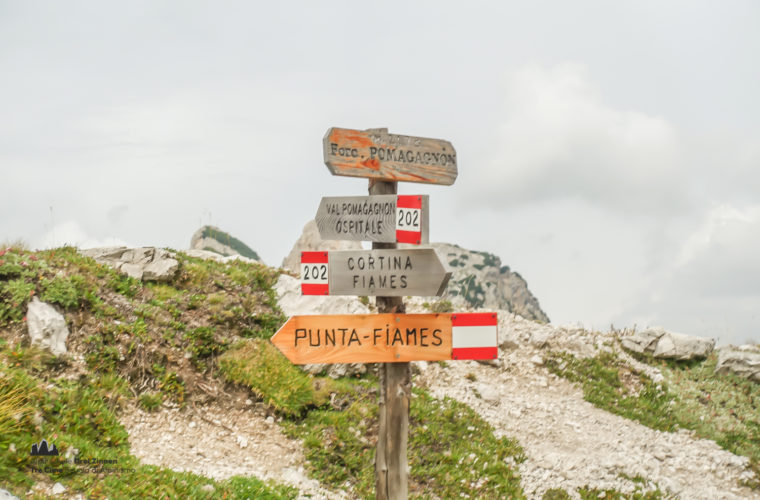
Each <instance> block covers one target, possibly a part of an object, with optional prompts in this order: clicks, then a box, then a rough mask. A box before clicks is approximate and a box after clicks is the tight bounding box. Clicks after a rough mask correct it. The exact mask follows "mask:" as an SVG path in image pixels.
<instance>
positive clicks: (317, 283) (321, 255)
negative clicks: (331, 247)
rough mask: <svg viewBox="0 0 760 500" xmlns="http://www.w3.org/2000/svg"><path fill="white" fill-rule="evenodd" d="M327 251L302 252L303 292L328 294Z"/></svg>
mask: <svg viewBox="0 0 760 500" xmlns="http://www.w3.org/2000/svg"><path fill="white" fill-rule="evenodd" d="M327 259H328V256H327V252H301V294H302V295H328V294H329V293H330V285H329V283H328V277H329V276H330V273H329V266H328V260H327Z"/></svg>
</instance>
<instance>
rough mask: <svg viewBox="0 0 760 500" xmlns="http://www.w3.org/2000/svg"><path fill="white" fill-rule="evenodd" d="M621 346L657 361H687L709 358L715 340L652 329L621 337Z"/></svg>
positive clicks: (658, 328)
mask: <svg viewBox="0 0 760 500" xmlns="http://www.w3.org/2000/svg"><path fill="white" fill-rule="evenodd" d="M621 344H622V345H623V347H624V348H626V349H628V350H630V351H633V352H637V353H639V354H651V355H652V356H654V357H655V358H658V359H675V360H678V361H688V360H692V359H704V358H706V357H707V356H709V355H710V353H711V352H712V351H713V349H714V347H715V340H714V339H708V338H705V337H697V336H694V335H686V334H683V333H674V332H668V331H666V330H665V329H664V328H662V327H654V328H648V329H646V330H642V331H641V332H636V333H634V334H632V335H627V336H625V337H623V338H622V339H621Z"/></svg>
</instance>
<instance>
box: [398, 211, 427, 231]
mask: <svg viewBox="0 0 760 500" xmlns="http://www.w3.org/2000/svg"><path fill="white" fill-rule="evenodd" d="M421 218H422V210H420V209H419V208H402V207H397V208H396V230H398V231H417V232H419V231H420V223H421V220H420V219H421Z"/></svg>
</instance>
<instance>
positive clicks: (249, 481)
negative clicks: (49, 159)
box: [0, 248, 522, 499]
mask: <svg viewBox="0 0 760 500" xmlns="http://www.w3.org/2000/svg"><path fill="white" fill-rule="evenodd" d="M178 258H179V260H180V269H181V270H180V274H179V276H178V277H177V278H176V279H175V280H174V281H173V282H172V283H168V284H145V283H142V282H140V281H137V280H134V279H132V278H128V277H125V276H122V275H120V274H118V273H117V272H115V271H113V270H111V269H110V268H108V267H105V266H101V265H98V264H97V263H96V262H95V261H94V260H92V259H90V258H86V257H82V256H81V255H79V254H78V253H77V252H76V250H75V249H74V248H59V249H55V250H49V251H41V252H28V251H25V250H22V249H19V248H14V249H10V250H3V251H1V252H0V395H2V396H3V397H2V398H0V401H2V403H0V431H2V432H0V478H3V479H2V480H1V481H0V485H2V487H5V488H7V489H9V490H11V491H12V492H14V493H15V494H17V495H24V494H25V493H26V491H28V490H29V489H30V488H31V487H32V486H33V485H34V484H35V483H41V484H47V485H50V484H52V483H54V482H61V483H62V484H64V485H65V486H66V487H67V488H68V493H69V494H73V492H81V493H84V494H85V496H87V497H88V498H106V497H108V498H111V499H114V498H135V497H141V498H292V497H293V496H294V495H295V492H294V490H292V489H290V488H286V487H283V486H277V485H271V484H264V483H262V482H261V481H259V480H257V479H256V478H242V477H236V478H232V479H230V480H228V481H213V480H211V479H207V478H204V477H201V476H198V475H194V474H190V473H177V472H173V471H171V470H168V469H165V468H159V467H153V466H141V465H139V463H138V460H137V459H136V458H135V457H133V456H132V455H130V453H129V444H128V436H127V434H126V432H125V430H124V428H123V426H121V424H120V423H119V421H118V415H119V412H120V411H121V410H122V409H123V408H124V407H125V405H127V404H134V403H137V404H140V405H142V406H143V407H144V408H146V409H148V410H151V409H158V408H159V407H160V405H161V404H162V403H165V402H167V403H168V402H173V403H175V404H180V405H185V404H188V403H193V404H222V403H223V402H219V401H216V400H215V399H214V397H213V395H211V394H209V391H208V388H209V386H210V387H212V388H222V387H226V390H230V386H229V383H232V384H234V385H235V386H237V387H242V388H245V390H250V393H249V394H251V396H252V397H256V398H258V399H259V400H261V401H263V402H264V403H266V404H267V405H269V406H270V407H271V408H272V409H273V410H274V411H276V412H277V413H279V414H280V415H281V416H283V418H284V419H285V421H284V426H285V428H286V430H287V432H289V433H290V434H291V435H292V436H294V437H299V438H302V439H304V442H305V445H306V453H307V455H308V459H309V468H310V470H311V472H312V474H313V475H314V476H315V477H317V478H318V479H319V480H320V481H322V482H323V484H325V485H326V486H327V487H329V488H334V489H337V490H349V491H352V492H354V493H356V494H357V495H359V496H363V497H367V496H371V495H372V488H373V486H372V474H373V472H372V468H373V466H372V463H373V457H372V455H373V452H374V444H373V443H372V440H373V439H374V437H372V435H373V432H374V427H375V426H376V423H375V421H374V417H373V412H374V411H375V409H376V406H377V403H376V400H375V398H376V396H375V393H376V389H375V387H376V385H377V384H376V381H373V380H371V378H370V379H369V380H356V379H344V380H337V381H335V380H331V379H327V378H324V377H314V376H311V375H307V374H305V373H304V372H302V371H301V370H300V369H298V368H297V367H294V366H293V365H291V364H290V363H289V362H288V361H287V360H286V359H285V358H284V357H283V356H282V355H281V354H280V353H279V352H278V351H277V350H276V349H274V348H273V347H272V346H271V344H270V343H269V342H267V341H266V339H268V338H269V337H270V336H271V335H272V334H273V333H274V331H276V329H277V328H279V326H280V325H281V324H282V322H283V321H284V317H283V316H282V313H281V311H280V310H279V309H278V307H277V304H276V300H275V295H274V292H273V290H272V285H273V283H274V281H275V280H276V278H277V276H278V273H277V272H276V271H274V270H272V269H269V268H267V267H264V266H259V265H255V264H246V263H242V262H231V263H228V264H221V263H216V262H213V261H204V260H200V259H194V258H190V257H187V256H185V255H183V254H179V255H178ZM35 295H36V296H39V297H40V298H41V299H42V300H45V301H47V302H50V303H52V304H54V305H55V306H56V307H57V308H58V309H59V310H61V311H62V312H63V313H64V314H65V316H66V318H67V321H68V323H69V327H70V330H71V332H72V333H71V335H70V336H69V339H68V341H67V346H68V349H69V354H68V355H67V356H63V357H58V358H56V357H53V356H52V355H50V354H48V353H46V352H43V351H41V350H39V349H36V348H33V347H30V346H29V345H28V341H26V340H25V337H26V326H25V324H24V321H25V317H24V315H25V314H26V305H27V303H28V302H29V301H30V300H31V298H32V297H33V296H35ZM226 384H227V385H226ZM233 388H234V387H233ZM212 392H213V391H212ZM411 412H412V432H411V438H410V439H411V443H412V445H411V446H410V448H411V450H410V464H411V466H412V477H411V482H412V493H413V495H414V496H416V497H423V498H428V497H431V496H438V497H441V498H447V497H450V496H452V495H454V494H457V493H458V492H460V491H462V490H466V491H470V490H472V489H474V491H476V492H480V493H482V495H481V496H486V497H492V496H500V497H504V496H509V497H514V498H520V497H521V495H522V491H521V488H520V484H519V478H518V477H517V473H516V467H515V465H514V464H515V463H517V462H519V461H520V460H522V452H521V450H520V448H519V446H518V445H517V444H516V443H515V442H514V441H511V440H508V439H504V438H502V439H496V438H495V437H494V436H493V430H492V429H491V428H490V426H488V425H487V424H486V423H485V422H483V421H482V420H481V419H480V418H479V417H478V416H477V415H475V414H474V413H473V412H472V411H471V410H470V409H469V408H467V407H464V406H462V405H460V404H458V403H455V402H453V401H448V400H447V401H438V400H434V399H432V398H430V397H429V396H427V395H426V394H425V393H422V392H419V393H417V394H416V397H415V398H414V400H413V403H412V409H411ZM462 436H466V437H467V439H466V440H463V439H462ZM42 438H47V439H49V440H51V441H52V442H54V443H55V444H56V445H57V446H58V448H59V449H60V450H61V453H62V454H65V453H66V452H67V451H69V450H71V449H73V448H76V449H78V450H79V455H78V457H87V458H98V459H100V460H114V461H116V463H115V464H112V465H107V466H106V467H119V468H123V469H127V471H126V472H122V473H120V474H97V473H83V472H82V470H81V469H82V466H76V465H72V464H69V463H67V462H66V461H65V460H64V459H63V457H61V458H44V459H37V458H35V459H34V460H32V457H30V456H29V449H30V447H31V445H32V444H33V443H34V442H38V441H40V440H41V439H42ZM40 460H42V461H40ZM476 463H477V464H478V467H477V468H472V467H462V465H463V464H467V465H468V466H473V465H474V464H476ZM39 464H43V465H46V466H48V467H54V468H55V469H60V470H58V471H56V472H53V473H46V472H35V471H33V470H32V469H31V468H30V467H34V466H36V465H39ZM340 464H345V465H346V466H345V467H343V466H341V465H340ZM481 467H482V469H481ZM38 496H39V497H42V494H41V493H39V494H38Z"/></svg>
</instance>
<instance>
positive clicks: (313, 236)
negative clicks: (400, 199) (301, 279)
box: [282, 220, 362, 273]
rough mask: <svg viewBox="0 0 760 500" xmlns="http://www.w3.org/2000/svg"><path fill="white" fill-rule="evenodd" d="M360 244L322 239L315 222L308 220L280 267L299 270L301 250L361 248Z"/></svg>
mask: <svg viewBox="0 0 760 500" xmlns="http://www.w3.org/2000/svg"><path fill="white" fill-rule="evenodd" d="M361 249H362V244H361V243H360V242H358V241H338V240H323V239H322V238H321V237H320V236H319V229H317V223H316V222H314V221H313V220H310V221H309V222H307V223H306V225H305V226H304V227H303V231H302V232H301V236H300V237H299V238H298V240H297V241H296V243H295V245H293V248H292V249H291V250H290V253H289V254H288V256H287V257H285V258H284V259H283V261H282V267H283V268H285V269H290V270H291V271H295V272H298V273H300V272H301V252H311V251H314V250H327V251H330V250H361Z"/></svg>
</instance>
